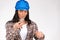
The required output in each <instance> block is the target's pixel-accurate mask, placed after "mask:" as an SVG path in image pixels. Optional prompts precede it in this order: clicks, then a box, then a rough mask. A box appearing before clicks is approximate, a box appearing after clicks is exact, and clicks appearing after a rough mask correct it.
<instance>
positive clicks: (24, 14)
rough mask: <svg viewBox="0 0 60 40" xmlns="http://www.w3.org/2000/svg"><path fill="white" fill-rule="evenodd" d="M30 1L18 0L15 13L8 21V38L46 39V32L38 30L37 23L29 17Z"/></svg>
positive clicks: (19, 39) (14, 39) (24, 39)
mask: <svg viewBox="0 0 60 40" xmlns="http://www.w3.org/2000/svg"><path fill="white" fill-rule="evenodd" d="M29 8H30V7H29V3H28V2H27V1H25V0H20V1H17V3H16V6H15V9H16V11H15V15H14V17H13V19H12V20H11V21H8V22H7V23H6V40H33V37H34V38H35V39H36V40H44V34H43V33H42V32H39V31H38V28H37V25H36V23H34V22H33V21H31V20H30V19H29Z"/></svg>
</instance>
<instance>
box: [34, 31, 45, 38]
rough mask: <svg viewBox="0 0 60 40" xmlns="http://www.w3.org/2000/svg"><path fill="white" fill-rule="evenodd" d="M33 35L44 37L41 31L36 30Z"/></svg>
mask: <svg viewBox="0 0 60 40" xmlns="http://www.w3.org/2000/svg"><path fill="white" fill-rule="evenodd" d="M35 36H36V37H37V38H42V39H44V34H43V33H42V32H39V31H37V32H36V33H35Z"/></svg>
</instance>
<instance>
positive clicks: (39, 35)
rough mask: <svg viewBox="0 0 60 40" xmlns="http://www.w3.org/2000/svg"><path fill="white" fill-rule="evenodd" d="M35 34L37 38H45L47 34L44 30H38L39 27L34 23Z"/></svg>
mask: <svg viewBox="0 0 60 40" xmlns="http://www.w3.org/2000/svg"><path fill="white" fill-rule="evenodd" d="M33 35H34V38H35V40H44V37H45V35H44V34H43V33H42V32H39V31H38V27H37V25H36V24H34V27H33Z"/></svg>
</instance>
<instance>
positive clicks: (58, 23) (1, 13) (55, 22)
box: [0, 0, 60, 40]
mask: <svg viewBox="0 0 60 40" xmlns="http://www.w3.org/2000/svg"><path fill="white" fill-rule="evenodd" d="M16 1H17V0H0V40H6V38H5V35H6V29H5V23H6V22H7V21H8V20H11V19H12V18H13V15H14V13H15V3H16ZM27 1H28V2H29V4H30V19H31V20H33V21H34V22H36V24H37V25H38V29H39V31H42V32H43V33H44V34H45V40H60V31H59V30H60V0H27Z"/></svg>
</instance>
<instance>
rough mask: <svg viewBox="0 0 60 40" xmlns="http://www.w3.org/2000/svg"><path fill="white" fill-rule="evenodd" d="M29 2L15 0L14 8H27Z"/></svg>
mask: <svg viewBox="0 0 60 40" xmlns="http://www.w3.org/2000/svg"><path fill="white" fill-rule="evenodd" d="M29 8H30V7H29V3H28V2H27V1H25V0H19V1H17V2H16V5H15V9H16V10H29Z"/></svg>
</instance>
